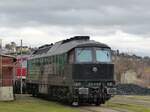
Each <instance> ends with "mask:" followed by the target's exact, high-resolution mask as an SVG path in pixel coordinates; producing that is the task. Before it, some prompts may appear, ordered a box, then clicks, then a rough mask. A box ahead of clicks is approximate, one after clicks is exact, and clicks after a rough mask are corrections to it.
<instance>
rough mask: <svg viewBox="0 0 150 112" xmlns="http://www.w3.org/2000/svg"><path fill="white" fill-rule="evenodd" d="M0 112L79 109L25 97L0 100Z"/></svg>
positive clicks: (71, 110) (73, 111)
mask: <svg viewBox="0 0 150 112" xmlns="http://www.w3.org/2000/svg"><path fill="white" fill-rule="evenodd" d="M0 112H79V110H78V109H75V108H71V107H67V106H64V105H61V104H58V103H55V102H50V101H44V100H40V99H35V98H28V97H27V98H23V99H18V100H15V101H12V102H0Z"/></svg>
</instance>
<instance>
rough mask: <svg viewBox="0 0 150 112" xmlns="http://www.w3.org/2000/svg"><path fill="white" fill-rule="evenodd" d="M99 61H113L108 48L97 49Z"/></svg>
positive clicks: (97, 59)
mask: <svg viewBox="0 0 150 112" xmlns="http://www.w3.org/2000/svg"><path fill="white" fill-rule="evenodd" d="M96 61H97V62H107V63H108V62H111V53H110V50H107V49H96Z"/></svg>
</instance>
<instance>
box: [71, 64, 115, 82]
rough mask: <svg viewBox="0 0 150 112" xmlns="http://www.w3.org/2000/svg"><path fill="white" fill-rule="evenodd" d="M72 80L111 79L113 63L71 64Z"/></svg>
mask: <svg viewBox="0 0 150 112" xmlns="http://www.w3.org/2000/svg"><path fill="white" fill-rule="evenodd" d="M72 70H73V71H72V74H73V79H74V80H83V81H84V80H91V81H92V80H94V81H95V80H103V79H105V80H113V77H114V71H113V70H114V66H113V64H73V66H72Z"/></svg>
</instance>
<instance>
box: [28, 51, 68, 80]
mask: <svg viewBox="0 0 150 112" xmlns="http://www.w3.org/2000/svg"><path fill="white" fill-rule="evenodd" d="M66 63H67V54H66V53H64V54H60V55H53V56H46V57H40V58H34V59H30V60H28V77H27V78H28V80H36V81H40V80H41V79H40V78H41V76H42V75H46V74H47V75H48V76H49V75H52V76H54V75H63V73H64V65H65V64H66ZM45 78H46V77H45Z"/></svg>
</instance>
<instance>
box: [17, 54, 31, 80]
mask: <svg viewBox="0 0 150 112" xmlns="http://www.w3.org/2000/svg"><path fill="white" fill-rule="evenodd" d="M28 57H29V56H22V57H19V56H18V57H17V67H16V79H20V78H21V76H22V79H26V74H27V60H28ZM21 64H22V65H21ZM21 66H22V67H21Z"/></svg>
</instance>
